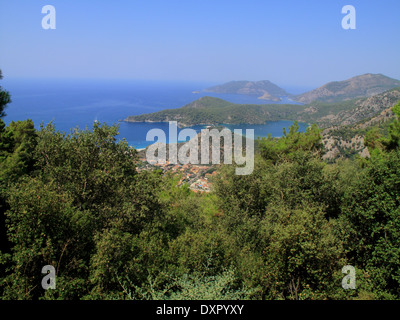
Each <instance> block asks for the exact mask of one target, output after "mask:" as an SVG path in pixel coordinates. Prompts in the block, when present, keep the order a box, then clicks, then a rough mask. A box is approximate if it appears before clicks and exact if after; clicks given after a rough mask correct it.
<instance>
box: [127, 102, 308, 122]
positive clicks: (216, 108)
mask: <svg viewBox="0 0 400 320" xmlns="http://www.w3.org/2000/svg"><path fill="white" fill-rule="evenodd" d="M303 109H304V106H300V105H291V104H280V105H275V104H264V105H243V104H235V103H230V102H227V101H224V100H221V99H218V98H213V97H203V98H200V99H199V100H196V101H194V102H192V103H190V104H188V105H186V106H184V107H182V108H179V109H168V110H162V111H159V112H155V113H150V114H144V115H138V116H130V117H128V118H127V119H126V120H125V121H132V122H145V121H151V122H167V121H173V120H174V121H178V124H179V125H181V126H191V125H198V124H207V125H219V124H222V123H225V124H243V123H246V124H264V123H265V122H267V121H277V120H287V119H294V118H295V116H296V114H297V113H298V112H299V111H302V110H303Z"/></svg>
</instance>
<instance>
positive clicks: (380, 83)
mask: <svg viewBox="0 0 400 320" xmlns="http://www.w3.org/2000/svg"><path fill="white" fill-rule="evenodd" d="M399 86H400V81H399V80H396V79H392V78H389V77H386V76H384V75H382V74H371V73H368V74H364V75H361V76H357V77H353V78H351V79H348V80H345V81H334V82H329V83H327V84H325V85H323V86H322V87H320V88H318V89H315V90H312V91H309V92H306V93H303V94H300V95H297V96H295V97H294V99H295V100H296V101H298V102H302V103H305V104H307V103H311V102H313V101H324V102H339V101H344V100H350V99H355V98H361V97H371V96H373V95H377V94H380V93H382V92H384V91H387V90H390V89H393V88H395V87H399Z"/></svg>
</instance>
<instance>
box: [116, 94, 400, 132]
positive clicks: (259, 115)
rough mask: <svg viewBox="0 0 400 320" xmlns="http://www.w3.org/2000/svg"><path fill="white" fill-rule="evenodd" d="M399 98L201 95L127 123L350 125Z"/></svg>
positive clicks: (384, 95) (383, 96) (383, 95)
mask: <svg viewBox="0 0 400 320" xmlns="http://www.w3.org/2000/svg"><path fill="white" fill-rule="evenodd" d="M399 100H400V88H396V89H392V90H389V91H386V92H384V93H381V94H378V95H375V96H373V97H369V98H362V99H353V100H348V101H342V102H336V103H326V102H313V103H310V104H308V105H292V104H267V105H265V104H263V105H254V104H253V105H252V104H235V103H231V102H228V101H225V100H222V99H218V98H213V97H202V98H200V99H198V100H196V101H193V102H191V103H189V104H187V105H186V106H184V107H181V108H178V109H167V110H162V111H159V112H154V113H149V114H143V115H137V116H130V117H128V118H126V119H125V120H124V121H127V122H168V121H178V124H179V126H181V127H188V126H192V125H218V124H222V123H225V124H243V123H246V124H263V123H265V122H266V121H277V120H298V121H302V122H306V123H316V124H318V126H320V127H321V128H329V127H332V126H340V125H351V124H355V123H357V122H359V121H362V120H364V119H367V118H370V117H373V116H374V115H376V114H377V113H379V112H382V111H383V110H385V109H387V108H390V107H392V106H393V105H395V104H396V103H397V102H398V101H399Z"/></svg>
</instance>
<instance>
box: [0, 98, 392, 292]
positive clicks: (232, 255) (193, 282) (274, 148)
mask: <svg viewBox="0 0 400 320" xmlns="http://www.w3.org/2000/svg"><path fill="white" fill-rule="evenodd" d="M394 111H395V113H396V114H397V116H399V115H400V105H397V107H395V108H394ZM117 132H118V128H117V127H115V126H112V127H109V126H107V125H105V124H103V125H100V124H95V125H94V126H93V128H92V130H86V131H82V130H78V129H76V130H74V131H73V132H71V133H70V134H68V135H67V134H64V133H60V132H58V131H56V130H55V128H54V126H52V125H51V124H50V125H48V126H46V127H41V128H40V130H35V129H34V126H33V123H32V121H29V120H27V121H22V122H12V123H11V124H9V125H8V126H5V124H4V122H3V121H2V120H1V119H0V205H1V207H0V232H1V237H0V241H1V243H0V250H1V252H0V296H1V297H2V298H3V299H398V298H399V297H400V289H399V288H400V206H399V205H400V149H399V142H400V124H399V121H398V120H396V121H394V122H393V124H392V125H391V127H390V129H389V132H388V134H387V135H385V136H383V135H381V134H380V133H379V131H375V132H373V134H369V135H367V145H368V147H369V149H370V154H371V158H370V159H358V158H356V159H351V160H349V159H347V160H346V159H342V160H339V161H337V162H336V163H333V164H327V163H326V162H324V161H323V160H322V155H323V152H324V150H323V145H322V144H321V133H320V130H319V129H318V127H317V126H315V125H314V126H312V127H310V128H309V129H308V130H307V132H305V133H300V132H299V131H298V126H297V125H296V124H295V125H294V126H293V127H291V129H290V131H289V132H285V133H284V136H283V137H282V138H281V139H274V138H271V137H269V138H264V139H262V140H260V141H258V143H259V149H258V150H259V153H258V154H257V155H256V160H255V169H254V172H253V173H252V174H251V175H248V176H237V175H235V170H234V167H232V166H225V167H223V168H222V169H221V170H220V172H219V175H218V176H217V178H216V179H215V181H214V190H213V192H211V193H209V194H197V193H193V192H192V191H190V190H189V188H188V187H187V186H182V187H178V186H177V182H178V181H179V178H178V177H176V176H173V175H163V174H162V173H160V172H158V171H151V172H150V171H142V172H137V171H136V169H135V168H136V165H137V161H138V160H137V154H136V151H135V150H133V149H131V148H129V146H128V145H127V143H126V142H125V141H117V140H116V138H115V137H116V135H117ZM44 265H53V266H54V267H55V269H56V271H57V280H56V289H55V290H47V291H46V290H43V289H42V287H41V280H42V277H43V275H42V274H41V268H42V267H43V266H44ZM345 265H353V266H354V267H355V268H356V271H357V288H356V290H344V289H343V288H342V286H341V281H342V278H343V277H344V275H343V274H342V273H341V270H342V267H343V266H345Z"/></svg>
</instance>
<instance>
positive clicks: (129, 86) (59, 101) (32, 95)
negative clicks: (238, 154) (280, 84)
mask: <svg viewBox="0 0 400 320" xmlns="http://www.w3.org/2000/svg"><path fill="white" fill-rule="evenodd" d="M1 85H2V87H4V88H5V89H6V90H8V91H10V93H11V95H12V103H11V104H10V105H9V106H8V107H7V109H6V113H7V116H6V117H5V118H4V121H5V122H6V123H7V124H8V123H9V122H11V121H18V120H25V119H32V120H33V121H34V123H35V126H36V127H37V128H39V126H40V124H41V123H44V124H47V123H49V122H51V121H53V123H54V124H55V126H56V129H57V130H60V131H64V132H68V133H69V132H70V130H71V129H72V128H75V127H77V126H79V127H80V128H86V127H88V128H91V127H92V125H93V122H94V121H99V122H101V123H103V122H106V123H107V124H109V125H112V124H114V123H118V121H119V120H122V119H124V118H126V117H128V116H130V115H138V114H143V113H150V112H157V111H160V110H163V109H169V108H179V107H182V106H183V105H185V104H188V103H190V102H192V101H193V100H196V99H198V98H200V97H202V96H206V95H208V96H214V97H218V98H221V99H225V100H227V101H230V102H234V103H255V104H260V103H268V102H265V101H262V100H259V99H257V97H251V96H243V95H233V94H212V93H204V92H200V93H198V94H195V93H193V91H201V90H202V89H204V88H207V87H209V86H211V85H214V83H178V82H156V81H140V82H139V81H132V80H26V79H25V80H21V79H19V80H16V79H3V80H2V81H1ZM288 102H289V101H288V100H287V99H285V100H284V101H282V103H288ZM292 124H293V122H291V121H276V122H268V123H267V124H265V125H237V126H232V125H230V126H228V127H229V129H231V130H232V129H254V130H255V136H267V135H268V134H269V133H271V135H272V136H274V137H279V136H281V135H282V129H283V128H284V127H285V128H288V127H289V126H290V125H292ZM306 127H307V125H306V124H300V129H301V130H302V131H304V130H305V129H306ZM153 128H160V129H163V130H164V131H165V132H166V133H167V134H168V123H126V122H120V130H119V132H120V134H119V137H120V138H125V139H126V140H127V141H128V143H129V144H130V145H132V146H135V147H136V148H144V147H146V146H147V145H149V144H151V143H152V142H148V141H146V134H147V132H148V131H149V130H151V129H153ZM192 128H193V129H195V130H196V131H197V132H199V131H200V130H201V129H202V128H204V126H194V127H192Z"/></svg>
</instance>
